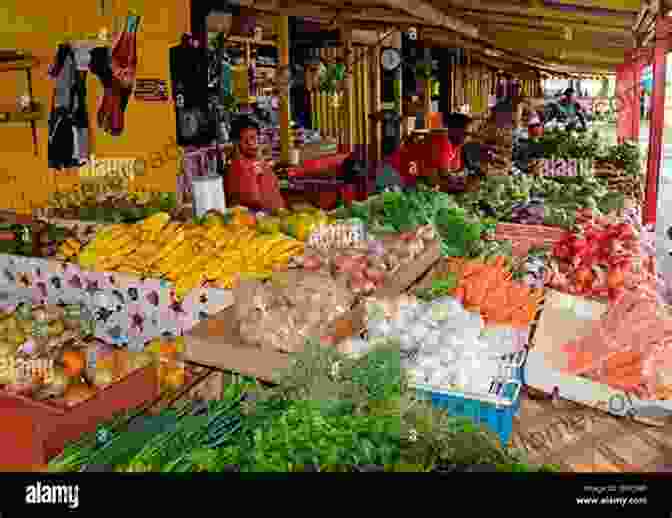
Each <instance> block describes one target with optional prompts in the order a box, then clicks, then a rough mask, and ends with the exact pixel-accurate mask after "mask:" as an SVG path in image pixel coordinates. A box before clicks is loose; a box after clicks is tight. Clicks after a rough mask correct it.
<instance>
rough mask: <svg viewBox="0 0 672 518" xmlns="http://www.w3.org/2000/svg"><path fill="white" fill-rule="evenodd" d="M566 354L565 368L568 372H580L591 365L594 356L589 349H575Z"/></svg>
mask: <svg viewBox="0 0 672 518" xmlns="http://www.w3.org/2000/svg"><path fill="white" fill-rule="evenodd" d="M567 356H568V361H567V370H568V371H570V372H581V371H584V370H586V369H588V368H590V367H591V366H592V365H593V361H594V356H593V353H591V352H590V351H576V352H573V353H570V354H568V355H567Z"/></svg>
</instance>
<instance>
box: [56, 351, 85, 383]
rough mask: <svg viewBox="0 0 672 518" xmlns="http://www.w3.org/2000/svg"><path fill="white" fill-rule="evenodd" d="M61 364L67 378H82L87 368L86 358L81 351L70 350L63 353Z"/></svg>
mask: <svg viewBox="0 0 672 518" xmlns="http://www.w3.org/2000/svg"><path fill="white" fill-rule="evenodd" d="M61 363H63V371H64V372H65V374H66V375H67V376H71V377H76V376H80V375H81V374H82V372H83V371H84V368H85V367H86V358H84V354H83V353H81V352H80V351H74V350H72V349H68V350H66V351H63V355H62V356H61Z"/></svg>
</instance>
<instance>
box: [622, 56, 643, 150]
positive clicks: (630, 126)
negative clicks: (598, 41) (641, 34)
mask: <svg viewBox="0 0 672 518" xmlns="http://www.w3.org/2000/svg"><path fill="white" fill-rule="evenodd" d="M640 77H641V67H640V64H639V62H638V60H637V56H636V52H635V51H630V52H626V54H625V61H624V63H623V64H622V65H619V66H618V67H617V68H616V114H617V117H618V123H617V124H618V125H617V131H618V141H619V143H621V142H624V141H629V140H635V141H637V140H638V139H639V119H640V105H639V96H640V86H639V81H640Z"/></svg>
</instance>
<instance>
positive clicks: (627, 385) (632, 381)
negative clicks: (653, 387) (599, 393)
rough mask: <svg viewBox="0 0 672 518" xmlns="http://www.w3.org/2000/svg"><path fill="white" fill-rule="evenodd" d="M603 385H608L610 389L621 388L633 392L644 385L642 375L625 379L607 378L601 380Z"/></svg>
mask: <svg viewBox="0 0 672 518" xmlns="http://www.w3.org/2000/svg"><path fill="white" fill-rule="evenodd" d="M601 381H602V382H603V383H606V384H607V385H609V386H610V387H614V388H619V389H622V390H633V389H635V388H637V387H639V386H640V385H643V384H644V380H643V378H642V375H641V374H639V375H635V376H628V377H623V378H612V377H610V376H609V377H606V378H602V380H601Z"/></svg>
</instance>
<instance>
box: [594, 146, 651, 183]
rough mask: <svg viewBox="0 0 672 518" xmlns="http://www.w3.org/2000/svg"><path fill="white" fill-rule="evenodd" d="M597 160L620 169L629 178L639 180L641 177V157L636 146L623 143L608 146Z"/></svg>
mask: <svg viewBox="0 0 672 518" xmlns="http://www.w3.org/2000/svg"><path fill="white" fill-rule="evenodd" d="M598 158H599V159H600V160H604V161H606V162H610V163H612V164H614V165H616V166H617V167H622V168H623V170H624V171H625V172H626V174H628V175H629V176H633V177H635V178H639V177H640V176H641V175H642V157H641V153H640V149H639V146H638V145H637V144H633V143H631V142H623V143H622V144H618V145H616V146H609V147H608V148H606V149H605V150H604V152H603V153H602V154H601V155H600V156H599V157H598Z"/></svg>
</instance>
